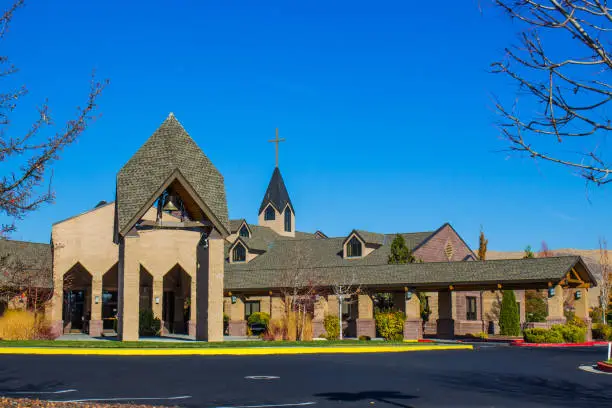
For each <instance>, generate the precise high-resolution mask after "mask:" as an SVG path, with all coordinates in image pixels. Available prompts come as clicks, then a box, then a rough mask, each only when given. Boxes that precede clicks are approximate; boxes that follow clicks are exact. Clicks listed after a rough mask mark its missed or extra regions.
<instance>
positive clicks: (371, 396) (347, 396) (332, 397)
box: [314, 391, 418, 408]
mask: <svg viewBox="0 0 612 408" xmlns="http://www.w3.org/2000/svg"><path fill="white" fill-rule="evenodd" d="M314 396H315V397H321V398H327V399H328V400H329V401H342V402H357V401H364V402H372V401H376V402H383V403H385V404H389V405H392V406H395V407H401V408H413V406H412V405H405V404H402V403H399V402H394V401H389V400H409V399H414V398H418V397H417V396H416V395H408V394H402V393H401V392H399V391H361V392H324V393H321V394H315V395H314Z"/></svg>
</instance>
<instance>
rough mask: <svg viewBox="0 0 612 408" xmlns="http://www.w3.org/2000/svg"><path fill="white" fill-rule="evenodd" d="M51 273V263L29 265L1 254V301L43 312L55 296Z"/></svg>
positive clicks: (35, 311)
mask: <svg viewBox="0 0 612 408" xmlns="http://www.w3.org/2000/svg"><path fill="white" fill-rule="evenodd" d="M51 275H52V271H51V267H50V266H49V265H36V266H28V265H25V264H24V263H23V262H22V261H21V260H20V259H16V258H15V257H13V256H10V255H2V256H0V302H3V303H5V304H10V303H13V306H18V307H23V308H25V309H28V310H31V311H33V312H34V313H38V312H43V311H44V307H45V305H46V304H47V302H49V301H50V300H51V298H52V297H53V289H52V288H50V287H49V286H48V283H49V282H50V281H51V280H52V278H51Z"/></svg>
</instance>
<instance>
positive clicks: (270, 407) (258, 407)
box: [215, 401, 316, 408]
mask: <svg viewBox="0 0 612 408" xmlns="http://www.w3.org/2000/svg"><path fill="white" fill-rule="evenodd" d="M315 404H316V402H314V401H309V402H296V403H294V404H272V405H232V406H225V407H215V408H274V407H303V406H306V405H315Z"/></svg>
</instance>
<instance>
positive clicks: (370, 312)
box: [357, 295, 376, 338]
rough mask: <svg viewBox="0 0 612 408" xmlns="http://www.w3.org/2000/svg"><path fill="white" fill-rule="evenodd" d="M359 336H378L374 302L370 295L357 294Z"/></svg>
mask: <svg viewBox="0 0 612 408" xmlns="http://www.w3.org/2000/svg"><path fill="white" fill-rule="evenodd" d="M357 311H358V314H357V337H359V336H369V337H370V338H374V337H376V322H375V321H374V302H373V301H372V298H371V297H370V295H357Z"/></svg>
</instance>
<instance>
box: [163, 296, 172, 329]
mask: <svg viewBox="0 0 612 408" xmlns="http://www.w3.org/2000/svg"><path fill="white" fill-rule="evenodd" d="M162 316H163V317H164V326H165V327H166V330H168V333H174V292H171V291H167V292H164V298H163V305H162Z"/></svg>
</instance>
